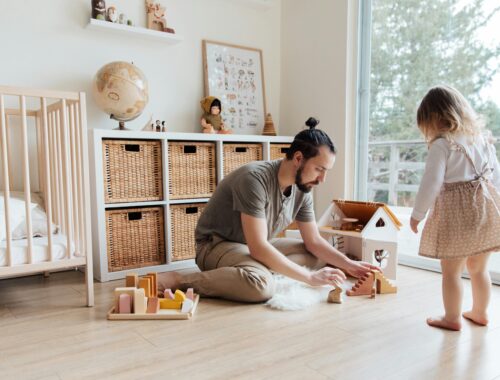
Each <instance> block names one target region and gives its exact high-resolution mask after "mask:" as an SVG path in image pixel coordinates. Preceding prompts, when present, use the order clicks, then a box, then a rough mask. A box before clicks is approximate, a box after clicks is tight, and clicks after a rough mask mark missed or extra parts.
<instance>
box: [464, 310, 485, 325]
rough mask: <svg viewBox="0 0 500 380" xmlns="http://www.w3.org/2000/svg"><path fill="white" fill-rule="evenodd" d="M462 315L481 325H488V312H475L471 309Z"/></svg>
mask: <svg viewBox="0 0 500 380" xmlns="http://www.w3.org/2000/svg"><path fill="white" fill-rule="evenodd" d="M462 316H463V317H464V318H465V319H468V320H469V321H471V322H473V323H475V324H476V325H480V326H487V325H488V315H487V314H480V313H474V312H473V311H472V310H471V311H464V312H463V313H462Z"/></svg>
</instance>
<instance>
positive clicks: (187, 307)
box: [181, 298, 194, 313]
mask: <svg viewBox="0 0 500 380" xmlns="http://www.w3.org/2000/svg"><path fill="white" fill-rule="evenodd" d="M193 305H194V302H193V300H191V299H190V298H186V299H185V300H184V302H183V303H182V308H181V312H182V313H189V312H190V311H191V309H192V308H193Z"/></svg>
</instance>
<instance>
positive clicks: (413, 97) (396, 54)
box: [356, 0, 500, 280]
mask: <svg viewBox="0 0 500 380" xmlns="http://www.w3.org/2000/svg"><path fill="white" fill-rule="evenodd" d="M360 5H361V8H360V36H361V38H360V44H359V46H360V54H359V56H360V66H359V89H358V94H359V99H358V100H359V101H358V105H359V107H358V147H357V152H358V154H357V182H356V188H357V196H358V199H360V200H369V201H380V202H385V203H388V204H389V205H391V206H392V208H393V210H394V211H395V212H396V213H397V215H398V217H399V218H400V219H401V221H402V222H403V223H405V226H404V227H403V229H402V230H401V233H400V237H401V241H400V244H399V246H400V252H399V254H400V257H401V258H402V260H400V261H402V262H404V261H405V260H406V261H407V262H412V263H417V264H418V265H420V266H426V265H431V266H432V265H434V263H435V261H433V262H432V263H429V262H428V261H425V259H424V258H420V257H418V256H417V250H418V242H419V238H418V236H415V235H414V234H412V232H411V231H410V230H409V228H408V227H407V223H408V221H409V217H410V213H411V207H413V203H414V201H415V195H416V192H417V190H418V186H419V183H420V179H421V176H422V173H423V170H424V165H425V159H426V155H427V146H426V144H425V143H424V141H423V139H422V137H421V136H420V132H419V130H418V128H417V127H416V123H415V115H416V109H417V107H418V104H419V102H420V100H421V99H422V97H423V96H424V95H425V93H426V92H427V90H428V89H429V88H430V87H432V86H433V85H436V84H443V83H446V84H450V85H452V86H454V87H456V88H457V89H458V90H459V91H461V92H462V93H463V94H464V95H465V97H466V98H467V99H468V100H469V101H470V102H471V104H472V106H473V107H474V108H475V109H476V111H477V112H478V113H480V114H482V115H483V116H484V117H485V118H486V119H487V126H488V129H490V130H491V131H492V132H493V134H494V135H495V136H497V138H498V137H500V70H499V66H500V57H499V53H498V52H499V51H500V9H499V8H498V6H497V2H496V1H495V0H367V1H361V2H360ZM497 153H498V154H499V157H500V144H497ZM492 264H493V265H492V267H493V272H494V275H495V276H497V280H500V259H498V260H492Z"/></svg>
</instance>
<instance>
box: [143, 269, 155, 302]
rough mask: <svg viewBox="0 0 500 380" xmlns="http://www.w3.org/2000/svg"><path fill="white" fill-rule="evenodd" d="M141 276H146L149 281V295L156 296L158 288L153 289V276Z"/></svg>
mask: <svg viewBox="0 0 500 380" xmlns="http://www.w3.org/2000/svg"><path fill="white" fill-rule="evenodd" d="M142 278H146V279H147V280H148V281H149V290H150V292H151V295H150V297H158V289H155V287H154V286H153V285H154V279H153V276H151V275H149V274H147V275H145V276H143V277H142Z"/></svg>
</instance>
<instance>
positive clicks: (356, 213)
mask: <svg viewBox="0 0 500 380" xmlns="http://www.w3.org/2000/svg"><path fill="white" fill-rule="evenodd" d="M333 203H334V204H335V205H336V206H337V207H338V208H339V209H340V211H342V212H343V213H344V215H345V216H346V217H349V218H356V219H358V220H359V223H362V224H363V225H366V224H367V223H368V222H369V221H370V219H371V218H372V217H373V215H374V214H375V212H377V210H378V209H379V208H382V209H383V210H384V211H385V212H386V214H387V215H388V216H389V218H390V219H391V221H392V222H393V223H394V225H395V226H396V227H397V229H400V227H402V226H403V224H402V223H401V222H400V221H399V219H398V218H397V217H396V215H394V213H393V212H392V211H391V210H390V208H389V207H387V205H386V204H385V203H379V202H359V201H345V200H339V199H334V200H333Z"/></svg>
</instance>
